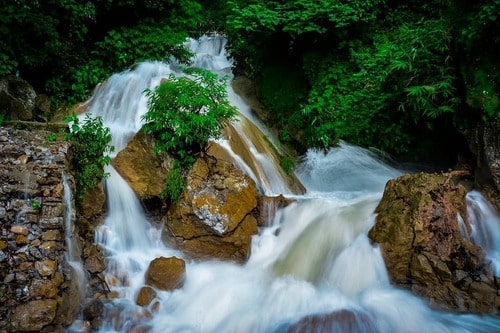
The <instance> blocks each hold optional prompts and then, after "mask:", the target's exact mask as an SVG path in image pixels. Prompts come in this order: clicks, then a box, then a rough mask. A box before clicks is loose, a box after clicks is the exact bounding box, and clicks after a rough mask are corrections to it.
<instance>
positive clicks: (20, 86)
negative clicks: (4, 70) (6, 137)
mask: <svg viewBox="0 0 500 333" xmlns="http://www.w3.org/2000/svg"><path fill="white" fill-rule="evenodd" d="M35 99H36V92H35V90H34V89H33V87H32V86H31V85H30V84H29V83H28V82H27V81H25V80H24V79H22V78H20V77H17V76H6V77H2V78H0V110H1V111H0V114H1V115H4V116H5V118H6V119H8V120H30V119H31V118H32V117H33V109H34V108H35Z"/></svg>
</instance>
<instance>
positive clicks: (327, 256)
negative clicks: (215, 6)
mask: <svg viewBox="0 0 500 333" xmlns="http://www.w3.org/2000/svg"><path fill="white" fill-rule="evenodd" d="M190 45H191V47H192V49H193V50H194V51H195V52H196V54H197V58H196V62H195V63H196V65H197V66H201V67H204V68H208V69H210V70H213V71H217V72H219V73H222V74H225V73H226V74H227V73H230V68H231V63H230V61H229V60H228V59H227V58H226V56H225V53H224V40H223V39H222V38H221V37H203V38H202V39H200V40H199V41H191V44H190ZM171 72H176V66H175V65H174V64H170V65H167V64H163V63H143V64H140V65H138V66H136V67H135V68H134V69H133V70H130V71H126V72H123V73H120V74H115V75H113V76H112V77H111V78H110V79H109V80H108V81H107V82H106V83H105V84H103V85H102V86H101V87H99V88H98V89H97V90H96V93H95V95H94V97H93V98H92V99H91V100H90V101H89V103H90V107H89V110H88V112H90V113H92V114H93V115H96V116H102V117H103V120H104V124H105V126H108V127H110V129H111V133H112V135H113V145H115V147H116V151H117V152H118V151H119V150H121V149H123V148H124V147H125V145H126V142H127V141H128V140H129V139H130V138H131V137H132V136H133V135H134V133H136V132H137V131H138V130H139V128H140V125H141V124H140V122H141V116H142V115H143V114H144V113H145V112H146V108H147V105H146V100H145V97H144V94H143V91H144V89H145V88H150V87H154V86H156V85H158V84H159V82H160V80H161V78H162V77H166V76H167V75H168V74H169V73H171ZM179 75H180V74H179ZM230 96H231V101H232V103H233V104H235V105H236V106H237V107H238V108H239V109H240V110H242V115H241V117H242V119H244V121H240V122H238V124H235V125H234V130H235V131H236V132H238V133H240V135H241V136H242V137H244V138H245V139H244V140H243V141H245V142H247V144H248V146H249V148H248V151H250V152H251V153H253V154H254V160H255V161H254V162H255V165H254V166H252V165H248V163H247V162H245V161H243V160H242V159H239V158H238V154H237V152H234V151H233V150H232V148H231V144H230V142H227V141H224V140H221V142H220V143H221V144H222V145H224V146H225V147H226V149H228V150H229V151H231V152H232V154H234V158H235V163H237V164H238V165H239V166H240V167H241V168H243V169H245V170H246V171H247V172H248V173H249V175H251V176H252V177H253V178H254V179H255V180H256V181H257V182H258V184H259V186H260V189H261V191H262V192H264V193H266V194H280V193H283V194H285V195H286V196H289V197H293V199H295V202H294V203H293V204H291V205H289V206H288V207H287V208H284V209H282V210H280V211H278V213H277V215H276V217H275V220H274V221H273V223H272V224H271V225H270V226H269V227H266V228H263V229H262V230H261V232H260V233H259V235H257V236H254V238H253V244H252V255H251V257H250V259H249V261H248V262H247V263H246V264H245V265H236V264H232V263H227V262H218V261H209V262H194V261H189V260H186V262H187V267H186V271H187V272H186V281H185V284H184V286H183V287H182V288H181V289H178V290H175V291H173V292H163V291H158V292H157V298H156V301H157V302H153V304H152V305H151V308H149V309H143V308H141V307H139V306H137V305H135V298H136V296H137V293H138V290H139V289H140V288H141V287H142V286H143V285H144V275H145V271H146V269H147V267H148V265H149V263H150V262H151V261H152V260H153V259H154V258H157V257H160V256H164V257H169V256H174V255H175V256H177V257H182V253H180V252H178V251H177V250H175V249H171V248H168V247H167V246H165V245H164V244H163V243H162V242H161V239H160V235H161V230H157V229H155V228H154V227H153V226H151V225H150V224H149V223H148V221H147V219H146V217H145V213H144V212H143V210H142V208H141V205H140V202H139V201H138V199H137V198H136V197H135V195H134V193H133V191H132V190H131V189H130V187H129V186H128V185H127V183H126V182H125V181H124V180H123V179H122V178H121V177H120V175H119V174H118V173H117V172H116V171H115V170H114V169H113V168H112V167H110V168H109V169H108V170H107V171H108V172H109V173H110V175H111V176H110V177H109V179H107V181H106V189H107V195H108V216H107V218H106V220H105V223H104V224H103V225H102V226H101V227H100V228H99V229H98V230H97V231H96V242H97V243H99V244H100V245H102V246H103V247H104V248H105V249H107V251H108V253H109V263H108V268H107V270H106V271H105V274H106V279H107V282H108V284H109V285H110V288H111V289H112V290H113V291H117V292H119V294H120V298H118V299H116V300H115V301H113V305H112V306H110V307H109V308H110V309H109V312H108V314H107V317H106V321H105V323H104V324H103V326H102V328H101V330H100V331H101V332H131V331H132V332H142V331H141V329H144V330H145V331H149V332H155V333H156V332H158V333H165V332H214V333H215V332H217V333H219V332H222V333H225V332H286V331H287V329H288V328H289V326H290V325H291V324H293V323H294V322H296V321H297V320H299V319H301V318H303V317H305V316H308V315H317V314H323V315H325V316H328V315H332V314H333V316H335V314H337V315H338V318H344V319H345V318H350V319H351V320H350V321H349V325H344V326H337V327H336V329H332V331H333V332H381V333H382V332H426V333H432V332H500V320H499V319H498V318H495V317H486V316H474V315H456V314H447V313H442V312H437V311H434V310H431V309H430V308H429V307H428V306H427V305H426V303H425V302H424V301H423V300H421V299H419V298H417V297H415V296H413V295H412V294H410V293H409V292H406V291H402V290H399V289H396V288H394V287H393V286H391V285H390V283H389V278H388V275H387V271H386V269H385V266H384V262H383V259H382V256H381V254H380V251H379V249H378V248H377V247H376V246H373V245H372V244H371V243H370V242H369V240H368V237H367V232H368V230H369V229H370V227H371V226H372V225H373V223H374V215H373V211H374V209H375V207H376V205H377V203H378V201H379V200H380V198H381V196H382V192H383V189H384V185H385V183H386V182H387V180H389V179H391V178H394V177H397V176H398V175H400V174H402V172H403V171H401V170H397V169H394V168H392V167H390V166H388V165H386V164H384V163H383V162H381V161H380V160H378V159H377V158H376V157H375V156H374V155H373V154H371V153H370V152H368V151H366V150H364V149H361V148H359V147H355V146H351V145H349V144H347V143H341V144H340V146H339V147H336V148H332V149H331V150H330V151H329V152H328V153H326V154H325V153H322V152H317V151H309V152H308V153H307V154H306V155H305V156H303V158H302V159H301V161H300V163H299V165H298V167H297V169H296V174H297V177H298V178H299V179H300V180H301V181H302V183H303V185H304V186H305V188H306V190H307V191H306V194H304V195H298V194H293V191H292V190H291V189H290V188H288V187H287V185H285V183H284V182H283V180H282V179H281V176H280V175H279V173H277V172H276V170H278V169H279V166H278V165H277V161H276V160H275V158H272V157H270V156H269V155H267V153H266V152H263V151H259V149H258V148H257V147H259V146H261V145H263V143H262V142H255V140H259V138H260V140H263V137H264V134H262V133H260V134H259V135H255V131H264V133H265V135H269V134H268V133H266V132H265V128H264V127H263V126H262V124H260V123H258V122H257V121H256V120H255V119H252V118H251V115H250V114H249V110H248V107H247V106H245V105H244V103H243V102H242V101H241V100H239V99H238V97H237V96H235V94H234V92H232V91H231V90H230ZM245 114H246V117H245ZM247 119H248V120H247ZM246 121H249V122H250V123H251V125H248V126H247V125H245V124H244V122H246ZM245 131H248V132H245ZM475 201H477V200H475ZM477 210H481V208H477ZM476 215H478V216H479V215H480V214H476ZM478 219H480V217H478ZM478 223H480V222H478ZM495 223H496V224H494V225H492V226H491V227H490V228H493V229H495V230H496V234H494V235H492V237H493V241H494V242H498V241H499V240H500V238H499V236H498V231H499V230H500V229H499V228H500V226H499V224H500V222H499V221H498V220H497V221H496V222H495ZM472 237H473V238H474V237H479V236H475V235H473V236H472ZM489 254H490V256H492V257H494V258H498V254H497V252H495V251H491V252H489ZM150 313H152V315H151V314H150ZM339 325H340V324H339ZM297 332H298V331H297ZM301 332H306V331H301ZM320 332H322V331H321V330H320Z"/></svg>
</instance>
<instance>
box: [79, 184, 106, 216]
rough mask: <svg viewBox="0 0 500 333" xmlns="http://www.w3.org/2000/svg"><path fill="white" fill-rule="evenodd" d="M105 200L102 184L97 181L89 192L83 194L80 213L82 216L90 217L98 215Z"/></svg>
mask: <svg viewBox="0 0 500 333" xmlns="http://www.w3.org/2000/svg"><path fill="white" fill-rule="evenodd" d="M105 202H106V194H105V193H104V189H103V187H102V184H101V183H99V185H98V186H97V187H96V188H94V189H91V190H89V192H88V193H87V194H86V195H85V198H84V199H83V200H82V202H81V205H80V206H81V210H80V213H81V214H82V215H83V217H84V218H91V217H93V216H95V215H98V214H100V213H101V212H102V209H103V207H104V203H105Z"/></svg>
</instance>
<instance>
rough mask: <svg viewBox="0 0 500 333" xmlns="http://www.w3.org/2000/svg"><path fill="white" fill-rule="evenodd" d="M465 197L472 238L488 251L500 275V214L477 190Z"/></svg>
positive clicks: (496, 272)
mask: <svg viewBox="0 0 500 333" xmlns="http://www.w3.org/2000/svg"><path fill="white" fill-rule="evenodd" d="M465 198H466V201H467V215H468V217H469V223H470V225H471V228H472V232H471V234H470V239H471V240H472V242H473V243H475V244H476V245H479V246H480V247H482V248H483V249H484V250H485V251H486V253H487V255H488V258H489V259H490V260H491V262H492V264H493V268H494V269H495V275H496V276H500V214H498V212H496V211H495V208H493V206H492V205H491V204H490V203H489V202H488V201H487V200H486V199H485V198H484V196H483V195H481V193H479V192H477V191H471V192H469V193H468V194H467V196H466V197H465Z"/></svg>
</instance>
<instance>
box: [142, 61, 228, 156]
mask: <svg viewBox="0 0 500 333" xmlns="http://www.w3.org/2000/svg"><path fill="white" fill-rule="evenodd" d="M187 73H188V74H190V76H180V77H176V76H175V75H173V74H172V75H170V77H169V78H168V80H167V81H165V82H164V83H163V84H161V85H160V86H158V87H157V88H155V89H154V90H146V96H147V97H148V102H149V110H148V112H147V113H146V114H145V115H144V117H143V120H144V125H143V130H144V131H146V133H150V134H152V135H153V136H154V137H155V138H156V143H155V148H154V149H155V152H161V151H167V152H170V153H172V154H174V155H176V156H178V157H179V159H180V161H181V163H182V165H184V166H188V165H190V164H191V162H193V157H192V155H193V154H194V153H197V152H200V151H201V150H202V149H203V148H204V147H205V145H206V144H207V142H208V140H210V139H211V138H214V137H217V136H218V135H219V134H220V131H221V129H222V128H223V127H224V126H225V125H226V123H227V122H228V121H230V120H232V119H234V118H235V116H236V109H235V108H234V107H233V106H231V105H230V104H229V102H228V100H227V90H226V82H225V80H221V79H219V78H218V77H217V75H216V74H214V73H211V72H209V71H206V70H201V69H190V70H188V71H187Z"/></svg>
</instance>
